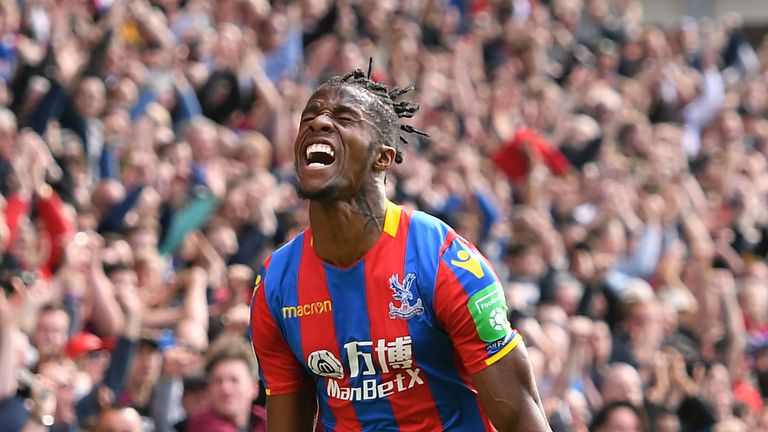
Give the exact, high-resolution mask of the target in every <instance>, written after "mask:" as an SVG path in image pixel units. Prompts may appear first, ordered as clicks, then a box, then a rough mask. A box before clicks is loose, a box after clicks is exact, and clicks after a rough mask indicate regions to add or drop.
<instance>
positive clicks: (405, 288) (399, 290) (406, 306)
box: [389, 273, 424, 319]
mask: <svg viewBox="0 0 768 432" xmlns="http://www.w3.org/2000/svg"><path fill="white" fill-rule="evenodd" d="M399 276H400V275H396V274H394V275H392V276H390V277H389V289H391V290H392V291H394V292H395V293H394V294H392V297H394V299H395V300H398V301H400V307H395V305H394V304H393V303H392V302H389V317H390V318H392V319H395V318H402V319H408V318H410V317H412V316H414V315H421V314H423V313H424V307H423V306H422V305H421V299H417V300H416V303H414V304H411V301H413V293H412V292H411V287H412V286H413V283H414V282H416V273H408V274H407V275H405V278H404V279H403V282H402V283H400V280H399V279H400V277H399Z"/></svg>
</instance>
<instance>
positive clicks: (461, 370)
mask: <svg viewBox="0 0 768 432" xmlns="http://www.w3.org/2000/svg"><path fill="white" fill-rule="evenodd" d="M453 365H454V367H455V368H456V372H457V373H458V374H459V377H460V378H461V380H462V381H464V384H465V385H466V386H467V387H468V388H470V389H472V392H474V393H475V394H477V389H476V388H475V383H474V382H473V381H472V377H471V376H470V375H469V372H468V371H467V368H465V367H464V365H463V364H462V363H461V356H460V355H459V353H458V351H457V352H456V353H455V354H454V356H453ZM475 402H477V409H479V410H480V416H481V417H482V418H483V422H484V423H485V430H487V431H496V428H495V427H493V424H492V423H491V418H490V417H488V414H487V413H486V412H485V409H483V404H481V403H480V397H477V398H476V400H475Z"/></svg>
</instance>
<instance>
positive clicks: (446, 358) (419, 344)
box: [404, 211, 485, 431]
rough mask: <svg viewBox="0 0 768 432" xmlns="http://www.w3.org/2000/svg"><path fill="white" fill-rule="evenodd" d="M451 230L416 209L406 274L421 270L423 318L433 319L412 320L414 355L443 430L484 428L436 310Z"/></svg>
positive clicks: (409, 243) (475, 403)
mask: <svg viewBox="0 0 768 432" xmlns="http://www.w3.org/2000/svg"><path fill="white" fill-rule="evenodd" d="M448 230H449V228H448V226H447V225H445V224H444V223H443V222H441V221H440V220H439V219H437V218H435V217H433V216H430V215H428V214H426V213H422V212H419V211H414V212H413V213H412V215H411V221H410V225H409V228H408V241H407V245H406V252H405V271H404V274H407V273H408V272H415V271H417V270H418V274H417V277H416V280H417V281H419V282H420V283H419V284H418V289H419V295H420V296H421V298H422V299H423V301H424V303H425V306H426V310H427V311H429V317H428V318H421V319H430V320H431V323H429V325H426V326H425V325H423V324H422V325H419V322H418V321H416V320H414V319H410V320H408V330H409V331H410V334H411V339H412V340H413V350H414V357H415V358H416V362H417V363H418V365H419V367H421V369H422V370H423V371H424V373H425V374H426V376H427V384H428V385H429V388H430V390H431V391H432V397H433V399H434V401H435V404H436V405H437V411H438V413H440V420H441V421H442V423H443V430H467V431H469V430H471V431H482V430H485V426H484V423H483V418H482V416H481V414H480V410H479V409H478V402H477V396H476V395H475V393H474V392H472V391H471V390H470V389H469V388H468V387H467V386H466V384H465V383H464V381H463V380H462V379H461V376H460V375H459V373H458V372H457V370H456V368H455V366H454V359H455V358H456V353H455V351H454V349H453V344H452V342H451V339H450V336H449V335H448V334H447V333H446V332H445V331H444V330H443V329H442V328H440V325H439V323H438V322H437V318H436V317H435V312H434V294H435V281H436V279H437V270H438V268H439V263H440V256H439V252H440V248H441V247H442V246H443V243H444V242H445V239H446V236H447V233H448ZM425 315H427V314H425Z"/></svg>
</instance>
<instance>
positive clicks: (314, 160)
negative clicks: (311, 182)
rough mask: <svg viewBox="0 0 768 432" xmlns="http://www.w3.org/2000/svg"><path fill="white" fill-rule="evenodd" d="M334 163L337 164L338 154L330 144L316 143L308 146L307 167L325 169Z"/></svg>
mask: <svg viewBox="0 0 768 432" xmlns="http://www.w3.org/2000/svg"><path fill="white" fill-rule="evenodd" d="M334 162H336V152H334V151H333V148H332V147H331V146H329V145H328V144H320V143H315V144H310V145H309V146H307V155H306V163H307V167H309V168H323V167H326V166H328V165H332V164H333V163H334Z"/></svg>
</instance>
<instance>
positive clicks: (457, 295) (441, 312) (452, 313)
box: [434, 235, 495, 430]
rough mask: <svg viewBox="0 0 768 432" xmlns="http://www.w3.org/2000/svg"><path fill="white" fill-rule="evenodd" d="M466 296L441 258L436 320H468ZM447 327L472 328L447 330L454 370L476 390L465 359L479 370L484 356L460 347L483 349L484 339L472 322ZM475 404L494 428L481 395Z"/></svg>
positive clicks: (490, 427)
mask: <svg viewBox="0 0 768 432" xmlns="http://www.w3.org/2000/svg"><path fill="white" fill-rule="evenodd" d="M455 238H456V236H450V235H449V236H448V238H447V239H446V244H450V242H452V241H453V240H454V239H455ZM446 248H447V246H446V245H443V248H442V250H441V255H442V252H444V251H445V249H446ZM458 299H462V301H458ZM468 300H469V297H468V296H467V293H466V292H465V291H464V289H463V288H462V285H461V283H459V281H458V279H456V276H455V275H454V274H453V272H452V271H451V270H450V269H449V268H448V267H447V265H446V264H445V262H444V261H443V260H442V259H441V260H440V264H439V267H438V269H437V280H436V282H435V300H434V302H435V313H436V314H437V317H438V320H440V321H442V322H445V320H446V318H454V319H455V318H458V317H463V319H469V320H471V319H472V317H471V316H470V315H469V311H468V310H467V308H466V304H467V301H468ZM450 306H459V307H460V310H456V309H450ZM448 327H449V328H454V329H471V331H463V332H454V333H451V334H450V337H451V340H452V341H453V345H454V347H456V356H455V358H454V365H455V368H456V371H457V372H458V373H459V376H460V377H461V379H462V381H464V383H465V384H466V385H467V387H469V388H471V389H472V391H473V392H475V393H477V389H476V388H475V386H474V384H473V383H472V379H471V376H470V372H469V370H468V367H467V363H470V364H469V367H470V368H474V370H475V371H481V370H483V369H484V368H485V361H484V359H483V358H478V359H467V358H462V357H461V355H460V353H462V352H465V351H466V352H469V350H465V351H463V350H462V348H461V347H466V346H470V345H474V346H475V347H476V348H475V349H472V350H471V351H472V352H477V351H481V352H484V351H485V343H484V342H483V341H482V340H481V339H480V337H479V335H478V334H477V330H475V326H474V324H472V325H452V326H448ZM477 405H478V407H479V408H480V412H481V414H482V417H483V421H484V422H485V424H486V425H485V427H486V430H495V429H493V426H492V425H491V421H490V418H489V417H488V415H487V414H486V413H485V410H483V407H482V406H481V405H480V399H479V398H478V400H477Z"/></svg>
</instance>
